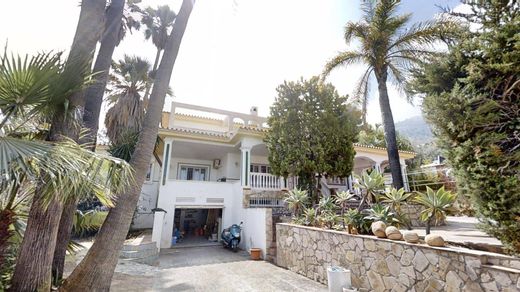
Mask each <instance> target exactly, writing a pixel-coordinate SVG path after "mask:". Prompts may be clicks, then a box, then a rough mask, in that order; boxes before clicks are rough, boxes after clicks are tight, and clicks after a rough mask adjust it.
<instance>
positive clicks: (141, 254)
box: [119, 248, 159, 259]
mask: <svg viewBox="0 0 520 292" xmlns="http://www.w3.org/2000/svg"><path fill="white" fill-rule="evenodd" d="M158 254H159V251H158V250H157V249H156V248H155V249H144V250H122V251H121V252H120V253H119V257H121V258H126V259H131V258H134V259H136V258H145V257H149V256H153V255H158Z"/></svg>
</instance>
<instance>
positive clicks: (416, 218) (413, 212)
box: [401, 203, 446, 227]
mask: <svg viewBox="0 0 520 292" xmlns="http://www.w3.org/2000/svg"><path fill="white" fill-rule="evenodd" d="M422 210H424V207H423V206H421V205H419V204H410V203H407V204H403V205H402V206H401V212H403V213H404V214H406V215H408V218H409V219H410V221H411V224H412V226H416V227H424V226H426V222H424V221H422V220H421V218H420V215H421V211H422ZM432 225H436V226H441V225H446V222H445V221H444V220H441V221H439V222H437V224H435V222H433V223H432Z"/></svg>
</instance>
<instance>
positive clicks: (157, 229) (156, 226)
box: [152, 210, 164, 250]
mask: <svg viewBox="0 0 520 292" xmlns="http://www.w3.org/2000/svg"><path fill="white" fill-rule="evenodd" d="M163 222H164V211H163V210H161V211H155V212H154V214H153V229H152V241H155V244H156V246H157V249H158V250H161V237H162V230H163Z"/></svg>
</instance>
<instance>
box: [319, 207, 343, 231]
mask: <svg viewBox="0 0 520 292" xmlns="http://www.w3.org/2000/svg"><path fill="white" fill-rule="evenodd" d="M340 218H341V217H340V216H338V215H337V214H336V212H334V211H330V210H327V211H324V212H322V213H321V214H319V216H318V222H319V225H320V226H322V227H326V228H328V229H332V228H333V227H334V226H335V225H336V224H337V223H338V222H339V220H340Z"/></svg>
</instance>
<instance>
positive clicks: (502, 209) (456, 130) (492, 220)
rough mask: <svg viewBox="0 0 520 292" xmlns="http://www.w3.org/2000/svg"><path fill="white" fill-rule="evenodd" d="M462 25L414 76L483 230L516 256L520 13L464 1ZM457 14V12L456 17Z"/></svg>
mask: <svg viewBox="0 0 520 292" xmlns="http://www.w3.org/2000/svg"><path fill="white" fill-rule="evenodd" d="M466 4H467V5H469V6H470V9H469V10H468V11H470V13H469V14H467V15H466V16H465V18H466V20H467V21H468V22H469V23H471V24H472V27H473V28H472V29H466V30H464V32H463V33H462V36H461V37H460V38H459V39H456V40H454V41H453V42H452V43H451V44H450V48H449V49H450V50H449V52H448V53H446V54H443V55H442V56H440V57H438V58H433V59H432V60H430V62H428V63H426V64H425V66H423V67H422V68H420V70H418V71H417V72H416V73H415V74H414V77H415V78H414V79H415V80H414V81H413V83H412V86H411V88H412V89H413V90H414V91H415V92H417V93H420V94H421V95H423V96H424V99H423V110H424V112H425V114H426V118H427V120H428V121H429V122H430V123H431V124H433V132H434V134H435V136H436V137H437V145H438V146H439V147H440V148H441V149H442V150H443V154H444V156H445V157H446V158H447V160H448V161H449V163H450V164H451V165H452V166H453V169H454V173H455V177H456V179H457V190H458V192H459V194H462V195H469V196H470V197H471V199H472V202H473V205H474V206H475V207H476V210H477V216H479V217H481V221H482V223H483V224H482V227H483V228H484V230H485V231H486V232H487V233H488V234H490V235H492V236H495V237H496V238H498V239H499V240H500V241H502V243H503V244H504V246H505V247H506V248H507V249H509V250H510V251H511V252H512V253H516V254H520V220H519V219H518V218H519V214H520V204H519V202H520V178H519V173H520V148H519V145H520V86H519V84H520V75H519V73H518V72H520V50H519V48H520V13H519V8H518V3H517V2H516V1H467V3H466ZM459 16H460V15H459Z"/></svg>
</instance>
